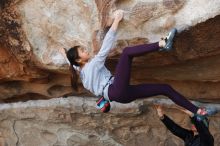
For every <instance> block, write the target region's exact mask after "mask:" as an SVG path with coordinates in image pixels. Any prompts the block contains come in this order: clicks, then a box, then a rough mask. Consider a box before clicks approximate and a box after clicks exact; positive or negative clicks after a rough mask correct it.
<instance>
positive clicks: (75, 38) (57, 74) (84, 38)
mask: <svg viewBox="0 0 220 146" xmlns="http://www.w3.org/2000/svg"><path fill="white" fill-rule="evenodd" d="M118 8H121V9H124V10H125V11H126V12H125V17H124V20H123V21H122V23H121V24H120V26H119V30H118V35H117V40H116V44H115V48H114V50H113V51H112V52H111V54H110V56H109V59H108V61H107V66H108V67H109V68H110V70H111V71H112V72H114V68H115V65H116V63H117V61H118V57H119V54H120V53H121V52H122V50H123V48H124V47H126V46H128V45H137V44H141V43H151V42H155V41H158V40H159V39H160V37H161V36H164V35H165V34H166V33H167V31H168V30H169V29H170V28H172V27H177V28H178V30H179V33H178V35H177V37H176V39H175V42H174V46H175V48H176V49H175V50H173V51H171V52H169V53H164V52H155V53H151V54H147V55H145V56H142V57H139V58H135V59H134V63H133V68H132V78H131V82H132V83H134V84H136V83H146V82H149V83H152V82H153V83H169V84H171V85H172V86H173V87H174V88H175V89H176V90H178V91H179V92H181V93H182V94H183V95H185V96H186V97H187V98H189V99H193V100H196V101H198V100H199V101H206V102H210V103H216V105H217V106H218V103H219V102H220V91H219V88H220V76H219V75H220V68H219V63H220V44H219V41H220V1H219V0H212V1H209V0H199V1H195V0H90V1H89V0H74V1H72V0H61V1H53V0H1V1H0V18H1V19H0V65H1V68H0V91H1V92H0V93H1V94H0V102H18V101H28V100H36V99H50V98H56V97H60V96H64V95H77V96H79V97H81V96H91V94H90V93H88V92H87V91H85V90H83V89H82V87H81V90H80V92H78V93H76V92H75V91H72V89H71V87H70V80H69V72H68V66H67V64H66V62H65V61H64V59H63V58H62V56H61V55H60V54H59V53H58V52H57V50H58V48H60V47H66V48H69V47H71V46H73V45H76V44H81V45H84V46H86V47H87V48H88V50H89V51H90V52H91V53H96V52H97V51H98V50H99V48H100V46H101V43H102V40H103V37H104V36H105V33H106V31H107V29H108V25H109V20H110V17H111V13H112V12H113V11H114V10H115V9H118ZM94 100H95V99H86V98H76V97H74V98H68V99H62V98H61V99H51V100H45V101H31V102H27V103H13V104H1V105H0V109H1V110H0V145H3V146H6V145H10V146H14V145H25V146H30V145H36V146H46V145H48V146H49V145H54V146H70V145H80V146H86V145H89V146H92V145H95V146H99V145H100V146H102V145H108V146H111V145H112V146H113V145H114V146H115V145H118V146H120V145H126V146H133V145H135V146H136V145H137V146H142V145H160V146H162V145H168V146H174V145H182V143H181V142H180V141H179V139H177V138H176V137H174V136H172V135H171V134H170V133H169V132H168V131H167V130H166V129H165V128H164V126H163V125H162V124H161V123H160V122H159V120H158V119H157V118H156V117H155V113H154V112H153V111H154V110H153V108H152V107H151V106H150V105H148V104H149V101H146V100H145V101H136V102H133V103H131V104H128V105H123V107H122V108H120V106H122V105H116V108H113V111H112V112H111V113H110V114H101V113H99V112H97V111H96V110H95V108H94ZM166 111H167V112H168V114H169V115H171V116H172V117H173V118H174V119H176V121H177V122H178V123H180V124H182V125H184V126H187V123H188V120H187V119H188V118H187V116H183V115H182V113H180V112H176V110H175V109H172V108H168V109H166ZM219 120H220V118H219V115H216V116H215V117H211V127H210V128H211V132H212V134H213V135H214V137H215V143H216V145H219V144H220V141H219V139H220V133H219V130H220V129H219V122H220V121H219ZM152 121H153V122H152Z"/></svg>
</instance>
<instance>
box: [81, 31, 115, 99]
mask: <svg viewBox="0 0 220 146" xmlns="http://www.w3.org/2000/svg"><path fill="white" fill-rule="evenodd" d="M115 36H116V31H114V30H112V29H110V30H109V31H108V32H107V34H106V36H105V38H104V40H103V43H102V47H101V49H100V50H99V52H98V54H97V55H95V56H94V57H93V58H92V59H90V61H89V62H88V63H86V64H85V65H84V67H83V68H82V69H81V71H80V78H81V80H82V83H83V86H84V88H86V89H87V90H89V91H90V92H92V93H93V94H95V95H96V96H100V95H102V94H104V98H105V99H107V100H109V97H108V86H109V84H108V85H107V86H106V87H105V89H104V91H103V88H104V86H105V85H106V84H107V83H108V82H109V83H112V82H113V78H112V79H111V80H110V81H109V79H110V77H111V76H112V74H111V72H110V71H109V70H108V69H107V68H106V67H105V60H106V58H107V56H108V54H109V52H110V50H111V48H112V47H113V43H114V41H115Z"/></svg>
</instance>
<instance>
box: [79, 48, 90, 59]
mask: <svg viewBox="0 0 220 146" xmlns="http://www.w3.org/2000/svg"><path fill="white" fill-rule="evenodd" d="M77 51H78V55H79V61H80V62H81V63H86V62H88V60H89V59H90V54H89V52H88V51H87V50H86V49H85V48H84V47H79V48H78V50H77Z"/></svg>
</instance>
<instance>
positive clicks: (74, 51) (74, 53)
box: [66, 46, 80, 91]
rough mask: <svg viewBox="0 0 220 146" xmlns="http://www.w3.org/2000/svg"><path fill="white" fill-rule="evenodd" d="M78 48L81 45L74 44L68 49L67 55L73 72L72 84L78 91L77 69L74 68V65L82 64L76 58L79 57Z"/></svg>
mask: <svg viewBox="0 0 220 146" xmlns="http://www.w3.org/2000/svg"><path fill="white" fill-rule="evenodd" d="M78 48H80V46H74V47H72V48H70V49H69V50H68V51H66V57H67V59H68V60H69V62H70V64H71V65H70V67H69V70H70V72H71V86H72V88H73V89H74V90H76V91H78V84H77V81H78V76H77V72H76V70H75V69H74V68H73V65H75V66H80V65H79V63H78V62H76V59H79V54H78Z"/></svg>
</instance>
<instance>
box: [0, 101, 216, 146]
mask: <svg viewBox="0 0 220 146" xmlns="http://www.w3.org/2000/svg"><path fill="white" fill-rule="evenodd" d="M94 103H95V99H94V98H82V97H81V98H79V97H78V98H77V97H69V98H59V99H51V100H47V101H29V102H26V103H13V104H1V107H0V115H1V116H0V121H1V122H0V127H1V128H0V142H1V143H2V145H3V146H6V145H10V146H14V145H22V146H32V145H34V146H146V145H158V146H166V145H167V146H177V145H178V146H180V145H183V143H182V142H181V141H180V140H179V139H178V138H177V137H175V136H173V135H172V134H171V133H170V132H169V131H167V130H166V128H165V127H164V126H163V124H162V123H161V122H160V120H159V118H158V117H157V115H156V113H155V110H154V109H153V108H152V106H151V103H150V102H149V101H148V100H144V101H143V100H142V101H136V102H133V103H131V104H127V105H121V104H117V103H113V108H112V111H111V112H110V113H108V114H103V113H100V112H98V111H97V110H95V109H94V106H93V104H94ZM167 103H168V104H167ZM166 105H169V108H165V109H166V110H165V112H166V114H167V115H168V116H170V117H171V118H173V119H175V121H176V122H177V123H179V124H181V125H182V126H183V127H185V128H189V127H190V124H189V118H188V116H186V115H185V114H183V113H181V112H180V111H178V110H176V109H175V106H173V105H172V104H170V101H166ZM170 105H171V106H170ZM218 108H220V107H218ZM174 111H175V112H174ZM219 119H220V115H219V114H218V115H215V117H211V118H210V130H211V133H212V134H213V135H214V137H215V145H216V146H217V145H219V143H220V141H219V140H220V139H219V136H220V132H219V131H220V127H219V122H220V121H219Z"/></svg>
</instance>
